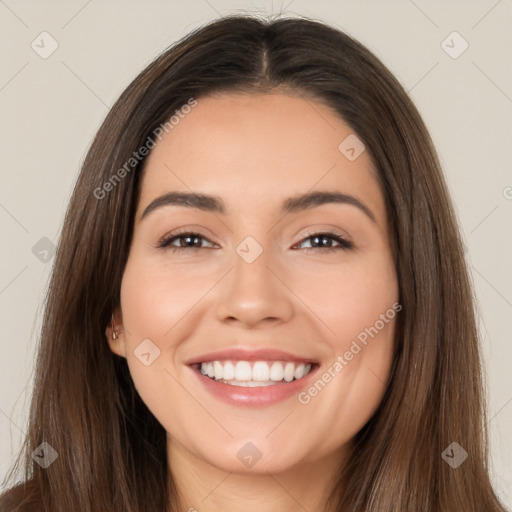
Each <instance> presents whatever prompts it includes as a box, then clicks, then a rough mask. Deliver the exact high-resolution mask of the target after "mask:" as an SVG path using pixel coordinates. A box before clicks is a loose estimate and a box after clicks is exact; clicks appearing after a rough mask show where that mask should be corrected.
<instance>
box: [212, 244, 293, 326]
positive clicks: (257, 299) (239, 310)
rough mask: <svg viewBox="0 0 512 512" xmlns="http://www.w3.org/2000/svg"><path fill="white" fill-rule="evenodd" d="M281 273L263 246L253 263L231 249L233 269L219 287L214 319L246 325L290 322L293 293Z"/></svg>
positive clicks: (275, 261)
mask: <svg viewBox="0 0 512 512" xmlns="http://www.w3.org/2000/svg"><path fill="white" fill-rule="evenodd" d="M281 274H282V272H280V268H279V265H278V264H277V260H276V258H274V257H273V256H272V254H271V252H270V249H268V250H267V249H264V250H263V252H262V253H261V254H260V255H259V256H258V257H257V258H256V259H255V260H254V261H252V263H249V262H248V261H246V260H245V259H244V258H243V257H241V256H240V255H239V254H238V253H237V252H234V255H233V268H232V270H231V272H229V274H228V275H227V276H226V277H225V279H223V280H222V283H221V286H220V289H219V294H220V296H219V299H218V302H217V306H216V315H217V318H218V319H219V320H220V321H222V322H230V323H233V324H235V323H238V324H240V326H242V327H248V328H249V327H250V328H252V327H255V326H257V325H258V324H264V323H276V324H277V323H282V322H286V321H289V320H290V319H291V318H292V317H293V314H294V304H293V297H294V295H293V292H292V291H291V289H290V288H289V287H288V286H287V285H286V279H284V277H285V276H284V275H281Z"/></svg>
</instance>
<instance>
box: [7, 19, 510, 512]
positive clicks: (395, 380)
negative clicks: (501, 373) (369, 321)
mask: <svg viewBox="0 0 512 512" xmlns="http://www.w3.org/2000/svg"><path fill="white" fill-rule="evenodd" d="M276 88H279V89H280V90H283V89H284V90H289V91H293V92H294V93H295V94H301V95H303V96H304V97H305V98H306V97H307V98H313V99H314V100H316V101H320V102H323V103H324V104H326V105H328V106H330V107H331V108H332V109H334V111H336V112H337V113H338V114H339V115H340V117H341V118H342V119H343V120H344V121H345V122H346V123H347V124H348V125H350V126H351V128H352V129H353V130H354V132H355V133H356V134H357V135H358V137H359V138H360V139H361V140H362V141H363V142H364V144H365V146H366V149H367V150H368V151H369V153H370V156H371V160H372V162H373V165H374V168H375V169H374V170H375V172H376V174H377V175H378V179H379V181H380V185H381V188H382V193H383V194H384V197H385V201H386V207H387V215H388V220H389V224H390V228H391V236H392V242H393V247H394V250H395V254H396V272H397V276H398V282H399V293H400V304H401V305H402V307H403V310H402V313H401V315H400V317H399V321H398V324H397V339H396V349H395V356H394V363H393V368H392V374H391V378H390V382H389V384H388V388H387V391H386V394H385V396H384V398H383V400H382V402H381V404H380V406H379V408H378V409H377V411H376V412H375V414H374V415H373V416H372V418H371V419H370V420H369V422H368V423H367V424H366V425H365V426H364V427H363V429H362V430H361V431H360V432H359V433H358V434H357V436H356V439H355V445H354V450H353V453H352V455H351V457H350V459H349V461H348V464H347V465H346V466H345V467H344V468H343V469H342V470H341V471H340V474H339V476H338V481H337V485H336V486H335V487H333V489H332V493H331V495H330V497H329V505H330V506H331V507H332V508H333V509H334V510H336V511H340V512H341V511H344V512H348V511H350V512H364V511H375V512H377V511H378V512H391V511H393V512H411V511H414V512H422V511H423V512H427V511H428V512H434V511H439V512H448V511H450V512H453V511H455V510H457V511H462V510H464V511H465V512H483V511H485V512H498V511H501V512H503V511H504V510H505V508H504V507H503V505H502V504H500V502H499V500H498V499H497V497H496V495H495V493H494V491H493V489H492V487H491V484H490V480H489V475H488V467H487V460H488V453H487V433H486V421H485V403H484V398H483V397H484V394H483V391H484V390H483V383H482V373H481V362H480V354H479V345H478V337H477V329H476V326H475V314H474V305H473V297H472V291H471V287H470V282H469V279H468V270H467V267H466V263H465V260H464V257H463V251H462V244H461V240H460V236H459V232H458V227H457V223H456V219H455V215H454V210H453V207H452V203H451V200H450V198H449V196H448V193H447V188H446V185H445V182H444V179H443V176H442V172H441V169H440V164H439V161H438V157H437V155H436V152H435V149H434V147H433V145H432V142H431V139H430V136H429V134H428V132H427V130H426V127H425V125H424V123H423V122H422V120H421V118H420V115H419V113H418V111H417V110H416V108H415V107H414V105H413V104H412V102H411V100H410V99H409V97H408V96H407V94H406V92H405V91H404V89H403V88H402V87H401V85H400V84H399V83H398V81H397V80H396V79H395V78H394V77H393V75H392V74H391V73H390V72H389V71H388V70H387V69H386V67H385V66H384V65H383V64H382V63H381V62H380V61H379V60H378V59H377V58H376V57H375V56H374V55H373V54H372V53H371V52H370V51H369V50H368V49H366V48H365V47H364V46H363V45H361V44H360V43H359V42H357V41H355V40H354V39H352V38H351V37H350V36H348V35H347V34H345V33H343V32H341V31H339V30H337V29H335V28H332V27H329V26H327V25H325V24H323V23H320V22H317V21H312V20H308V19H296V18H293V19H284V18H282V19H277V20H272V21H269V20H263V19H259V18H255V17H250V16H230V17H225V18H223V19H220V20H218V21H215V22H213V23H209V24H207V25H205V26H204V27H201V28H199V29H197V30H195V31H194V32H193V33H191V34H189V35H188V36H187V37H185V38H184V39H182V40H181V41H179V42H178V43H176V44H175V45H173V46H172V47H171V48H169V49H168V50H167V51H165V52H164V53H162V54H161V55H160V56H159V57H158V58H157V59H156V60H155V61H154V62H152V63H151V64H150V65H149V66H148V67H147V68H146V69H145V70H144V71H142V73H140V74H139V75H138V76H137V78H136V79H135V80H134V81H133V82H132V83H131V84H130V85H129V86H128V88H127V89H126V90H125V91H124V92H123V94H122V95H121V97H120V98H119V100H118V101H117V102H116V104H115V105H114V106H113V108H112V109H111V111H110V112H109V114H108V116H107V118H106V119H105V121H104V123H103V124H102V126H101V128H100V129H99V131H98V133H97V135H96V137H95V139H94V141H93V144H92V146H91V148H90V150H89V152H88V154H87V157H86V159H85V162H84V164H83V167H82V170H81V173H80V175H79V178H78V181H77V183H76V186H75V189H74V192H73V195H72V198H71V200H70V203H69V207H68V210H67V213H66V217H65V221H64V225H63V229H62V235H61V238H60V243H59V245H58V250H57V254H56V258H55V262H54V267H53V273H52V277H51V282H50V286H49V291H48V295H47V300H46V307H45V314H44V320H43V326H42V332H41V337H40V345H39V351H38V357H37V366H36V377H35V383H34V393H33V398H32V404H31V410H30V418H29V426H28V435H27V437H26V439H25V443H24V445H23V450H22V452H21V453H20V456H19V459H18V460H17V461H16V464H15V465H14V466H13V468H12V471H11V473H10V474H9V475H8V478H6V480H13V478H14V475H15V473H16V471H19V468H20V467H21V468H22V469H23V476H22V479H21V483H20V481H17V482H16V484H17V485H13V484H14V483H15V482H14V481H12V482H11V489H10V490H8V491H6V492H5V493H4V495H3V497H2V498H1V499H0V509H1V510H2V511H5V510H8V511H16V512H20V511H29V510H32V509H34V510H38V511H44V512H50V511H52V512H64V511H65V512H68V511H69V510H77V509H80V510H81V511H82V512H100V511H101V512H106V511H123V512H142V511H144V512H147V511H155V512H156V511H161V512H164V511H166V510H168V506H169V504H173V503H174V504H177V498H176V486H175V482H174V481H173V478H172V475H171V474H170V472H169V468H168V463H167V458H166V432H165V431H164V428H163V427H162V426H161V425H160V424H159V423H158V422H157V420H156V419H155V417H154V416H153V415H152V414H151V412H150V411H149V410H148V409H147V407H146V406H145V404H144V403H143V402H142V400H141V398H140V397H139V395H138V393H137V391H136V389H135V387H134V385H133V382H132V380H131V377H130V373H129V370H128V367H127V363H126V360H125V359H123V358H120V357H118V356H116V355H114V354H113V353H112V352H111V351H110V349H109V346H108V344H107V341H106V339H105V328H106V326H107V325H108V324H109V321H110V315H111V312H112V311H113V309H114V308H115V307H119V298H120V286H121V279H122V276H123V271H124V267H125V264H126V261H127V257H128V250H129V247H130V242H131V237H132V232H133V222H134V213H135V208H136V205H137V199H138V192H139V184H140V175H141V171H142V167H143V164H144V159H141V160H140V162H137V165H134V166H133V168H129V169H128V171H127V172H126V173H124V175H123V177H122V179H120V180H117V181H115V183H114V181H113V180H112V177H113V176H114V175H115V174H116V173H118V171H119V169H120V168H122V167H123V165H126V162H128V161H129V160H130V158H131V157H132V155H133V152H134V151H136V150H137V149H138V148H140V147H142V146H144V145H145V144H146V143H147V140H148V137H149V136H150V135H151V134H152V133H153V132H154V130H155V129H156V128H157V127H158V126H159V125H161V124H162V123H165V122H166V121H167V120H168V119H170V118H171V116H172V115H173V114H174V112H175V111H176V110H178V109H179V108H180V107H181V106H182V105H185V104H186V103H187V102H188V101H189V100H190V98H195V99H197V100H198V101H200V98H201V97H205V96H206V95H210V94H213V93H215V92H231V93H236V92H246V93H247V92H250V93H255V94H256V93H259V92H270V91H272V90H274V89H276ZM125 169H126V167H125ZM118 176H119V174H118ZM109 180H111V183H114V184H113V185H112V186H110V187H109V188H108V193H104V194H102V195H101V197H100V195H99V194H95V193H94V191H95V190H98V188H102V187H103V188H102V190H105V187H104V184H105V183H106V182H108V181H109ZM43 441H46V442H47V443H49V445H51V446H52V447H53V448H54V449H55V450H56V452H57V453H58V458H57V460H55V462H53V464H52V465H51V466H50V467H48V468H47V469H43V468H42V467H40V465H39V464H37V463H36V462H35V461H34V460H33V459H32V458H31V453H32V452H33V451H34V450H35V449H36V447H38V446H39V445H40V444H41V443H42V442H43ZM453 442H456V443H458V445H460V446H461V447H462V448H463V449H464V450H465V451H466V452H467V454H468V458H467V459H466V460H465V461H464V462H463V463H462V464H461V465H460V466H459V467H458V468H456V469H454V468H453V467H452V466H451V465H450V464H448V463H447V462H445V460H444V459H443V457H442V454H443V452H444V451H445V449H447V448H448V447H449V446H450V445H451V443H453ZM175 506H176V505H173V507H175ZM173 509H174V508H173Z"/></svg>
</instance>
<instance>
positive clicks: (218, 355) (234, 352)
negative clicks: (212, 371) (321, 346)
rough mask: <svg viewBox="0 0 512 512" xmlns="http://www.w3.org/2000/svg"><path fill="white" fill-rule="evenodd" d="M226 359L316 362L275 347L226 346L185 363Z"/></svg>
mask: <svg viewBox="0 0 512 512" xmlns="http://www.w3.org/2000/svg"><path fill="white" fill-rule="evenodd" d="M228 359H232V360H236V361H292V362H296V363H316V361H315V360H314V359H312V358H307V357H300V356H297V355H295V354H291V353H290V352H284V351H283V350H278V349H275V348H259V349H247V348H227V349H224V350H218V351H216V352H208V353H207V354H203V355H200V356H198V357H193V358H191V359H189V360H187V361H186V362H185V363H186V364H188V365H192V364H198V363H206V362H209V361H225V360H228Z"/></svg>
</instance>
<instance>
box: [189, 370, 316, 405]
mask: <svg viewBox="0 0 512 512" xmlns="http://www.w3.org/2000/svg"><path fill="white" fill-rule="evenodd" d="M191 369H192V371H193V372H194V373H195V374H196V376H197V377H198V378H199V380H200V381H201V383H202V385H203V386H204V387H205V388H206V390H207V391H209V392H210V393H211V394H212V395H213V396H214V397H215V398H218V399H219V400H222V401H224V402H227V403H229V404H231V405H237V406H249V407H265V406H269V405H273V404H276V403H278V402H282V401H283V400H286V399H288V398H290V397H292V396H294V395H295V396H296V395H298V394H299V393H300V391H301V390H302V389H304V388H305V387H306V386H307V385H308V383H309V381H310V380H311V375H313V374H315V373H316V370H317V369H318V365H314V366H313V367H312V368H311V370H310V372H309V373H308V374H307V375H306V376H305V377H302V378H301V379H298V380H293V381H291V382H279V383H278V384H271V385H270V386H257V387H253V388H247V387H241V386H232V385H230V384H223V383H221V382H217V381H216V380H214V379H210V377H208V376H206V375H203V374H202V373H201V372H200V371H199V370H198V369H195V368H192V367H191Z"/></svg>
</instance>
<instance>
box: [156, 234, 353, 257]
mask: <svg viewBox="0 0 512 512" xmlns="http://www.w3.org/2000/svg"><path fill="white" fill-rule="evenodd" d="M185 237H197V238H202V239H203V240H206V241H207V242H210V243H213V242H212V241H211V240H209V239H208V238H206V237H205V236H203V235H201V233H197V232H195V231H185V232H183V233H177V234H174V235H171V236H169V237H166V238H165V237H164V238H163V239H162V240H161V241H160V242H159V243H158V244H157V248H158V249H167V250H170V251H172V252H173V253H178V252H182V251H190V250H193V251H196V250H198V249H207V247H174V246H171V245H170V244H171V243H172V242H174V241H175V240H179V239H180V238H185ZM314 237H324V238H330V239H332V240H334V241H335V242H338V244H339V245H337V246H334V247H305V248H303V249H302V250H303V251H306V253H308V252H310V251H314V250H320V251H322V252H331V251H337V250H342V251H346V250H349V249H352V248H353V244H352V242H349V241H348V240H345V239H344V238H342V237H341V236H340V235H338V234H336V233H334V232H332V231H321V232H318V233H307V236H306V237H305V238H303V239H302V240H300V242H299V243H298V244H296V245H299V244H300V243H302V242H304V241H306V240H309V239H311V238H314Z"/></svg>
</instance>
